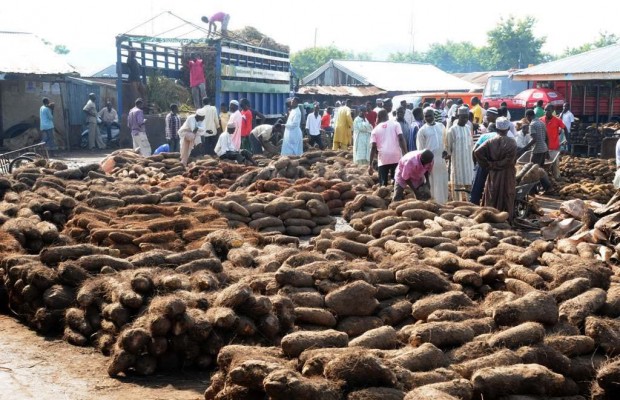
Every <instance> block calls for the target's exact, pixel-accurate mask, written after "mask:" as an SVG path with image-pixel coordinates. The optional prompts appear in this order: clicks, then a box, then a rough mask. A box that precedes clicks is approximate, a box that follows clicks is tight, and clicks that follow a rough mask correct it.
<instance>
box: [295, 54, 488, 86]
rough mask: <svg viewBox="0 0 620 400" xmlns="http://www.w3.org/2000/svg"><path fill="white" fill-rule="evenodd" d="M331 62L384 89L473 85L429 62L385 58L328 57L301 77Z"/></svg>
mask: <svg viewBox="0 0 620 400" xmlns="http://www.w3.org/2000/svg"><path fill="white" fill-rule="evenodd" d="M332 65H333V66H334V67H335V68H338V69H339V70H341V71H343V72H344V73H346V74H348V75H350V76H351V77H353V78H354V79H356V80H358V81H360V82H362V83H364V84H366V85H373V86H376V87H378V88H380V89H383V90H386V91H407V92H430V91H444V90H448V91H468V90H472V89H475V88H476V87H475V85H473V84H471V83H469V82H467V81H465V80H463V79H460V78H457V77H455V76H453V75H450V74H448V73H446V72H444V71H442V70H440V69H439V68H437V67H435V66H434V65H431V64H419V63H396V62H388V61H345V60H330V61H329V62H327V63H326V64H324V65H323V66H321V67H320V68H319V69H317V70H316V71H314V72H313V73H312V74H310V75H308V76H307V77H305V78H304V79H303V82H309V81H311V80H313V79H315V78H316V77H318V76H319V75H321V74H322V73H323V72H324V71H325V70H326V69H328V68H329V67H330V66H332Z"/></svg>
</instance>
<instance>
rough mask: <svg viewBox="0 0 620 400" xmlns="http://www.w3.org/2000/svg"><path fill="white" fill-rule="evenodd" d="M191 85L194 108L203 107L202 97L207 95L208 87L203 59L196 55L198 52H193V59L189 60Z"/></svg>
mask: <svg viewBox="0 0 620 400" xmlns="http://www.w3.org/2000/svg"><path fill="white" fill-rule="evenodd" d="M189 87H190V89H191V92H192V100H193V101H194V108H196V109H199V108H201V107H202V103H201V102H202V98H203V97H205V96H206V95H207V90H206V89H207V88H206V84H205V71H204V68H203V62H202V59H200V58H198V57H197V56H196V53H192V55H191V59H190V60H189Z"/></svg>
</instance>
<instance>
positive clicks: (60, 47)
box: [54, 44, 71, 55]
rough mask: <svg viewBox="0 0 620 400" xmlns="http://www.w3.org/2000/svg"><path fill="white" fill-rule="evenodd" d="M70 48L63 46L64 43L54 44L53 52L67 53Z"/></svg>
mask: <svg viewBox="0 0 620 400" xmlns="http://www.w3.org/2000/svg"><path fill="white" fill-rule="evenodd" d="M70 51H71V50H69V49H68V48H67V46H65V45H64V44H57V45H56V46H54V52H56V53H58V54H62V55H65V54H69V52H70Z"/></svg>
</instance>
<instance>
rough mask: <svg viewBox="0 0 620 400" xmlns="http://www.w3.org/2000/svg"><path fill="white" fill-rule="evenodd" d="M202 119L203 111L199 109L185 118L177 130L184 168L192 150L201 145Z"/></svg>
mask: <svg viewBox="0 0 620 400" xmlns="http://www.w3.org/2000/svg"><path fill="white" fill-rule="evenodd" d="M204 119H205V112H204V109H202V108H199V109H198V110H196V114H193V115H190V116H189V117H187V119H186V120H185V122H184V123H183V125H181V127H180V128H179V131H178V135H179V140H180V142H181V163H182V164H183V165H184V166H186V167H187V163H188V161H189V154H190V153H191V152H192V149H193V148H194V147H196V146H199V145H200V143H201V136H203V132H204Z"/></svg>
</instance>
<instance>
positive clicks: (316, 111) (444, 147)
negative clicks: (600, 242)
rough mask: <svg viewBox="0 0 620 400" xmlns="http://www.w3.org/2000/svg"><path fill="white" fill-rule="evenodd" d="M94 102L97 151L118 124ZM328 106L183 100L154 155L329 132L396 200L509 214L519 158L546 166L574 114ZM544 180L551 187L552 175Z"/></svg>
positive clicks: (250, 151)
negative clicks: (267, 113)
mask: <svg viewBox="0 0 620 400" xmlns="http://www.w3.org/2000/svg"><path fill="white" fill-rule="evenodd" d="M199 93H200V92H199ZM95 100H96V97H95V95H94V94H92V93H91V94H90V96H89V100H88V102H87V103H86V105H85V106H84V113H85V116H86V121H87V124H88V127H89V135H88V146H89V148H90V149H94V148H96V147H98V148H105V143H104V142H103V140H102V138H101V135H100V132H99V128H98V123H103V126H104V127H105V128H106V131H107V133H108V142H109V141H110V130H111V127H112V126H113V124H116V125H118V114H117V112H116V110H114V109H113V108H112V107H111V104H109V102H108V103H107V104H106V107H104V108H103V109H102V110H101V111H97V107H96V104H95ZM323 106H324V107H323V110H322V111H321V105H320V104H319V103H312V104H301V102H300V100H299V99H298V98H297V97H292V98H290V99H289V100H288V101H287V107H288V113H287V116H286V118H285V122H282V120H278V121H277V122H276V123H275V124H274V125H271V124H257V123H256V122H257V119H261V118H264V117H263V115H262V114H261V113H260V112H257V111H255V110H253V109H252V107H251V104H250V102H249V101H248V100H247V99H240V100H239V101H237V100H232V101H230V103H228V104H226V103H224V104H221V105H220V111H219V113H218V111H217V109H216V107H215V106H213V105H212V104H211V100H210V99H209V97H207V96H203V97H202V99H201V107H200V108H198V109H196V111H195V112H194V113H193V114H191V115H189V116H188V117H187V118H186V119H185V121H184V122H183V123H181V118H180V116H179V108H178V105H176V104H171V105H170V111H169V113H168V114H167V115H166V117H165V137H166V141H167V143H166V144H165V145H163V146H160V148H158V149H156V150H155V153H158V152H161V151H170V152H179V153H180V155H181V162H182V163H183V165H185V166H187V164H188V162H189V157H190V155H191V154H192V153H193V154H194V155H195V156H203V155H210V156H213V157H218V158H219V159H222V160H232V161H236V162H239V163H246V164H254V160H253V155H255V154H260V153H262V152H263V151H264V148H265V146H267V143H272V138H275V139H276V140H273V143H276V142H278V140H279V138H280V137H281V139H282V141H281V150H280V154H281V155H285V156H286V155H290V156H300V155H302V154H303V152H304V136H306V137H307V146H309V147H311V148H319V149H321V150H323V149H325V148H326V146H327V145H328V144H329V143H325V142H324V138H327V139H329V140H330V141H331V146H332V149H333V150H346V151H348V150H349V149H350V150H351V151H352V153H353V154H352V155H353V161H354V163H356V164H358V165H365V166H367V167H368V173H369V174H371V175H372V174H374V172H375V168H376V170H377V173H378V177H379V183H380V184H381V185H383V186H387V185H389V184H392V183H393V185H394V195H393V196H394V199H395V200H398V199H402V198H403V197H404V196H405V193H406V191H407V190H408V189H410V190H411V191H413V193H414V195H415V196H416V198H421V199H433V200H435V201H436V202H438V203H440V204H443V203H445V202H447V201H449V200H450V199H452V200H461V201H470V202H472V203H474V204H481V205H485V206H491V207H495V208H497V209H499V210H503V211H507V212H508V213H509V215H510V216H511V217H512V214H513V207H514V200H515V192H516V190H515V187H516V180H515V176H516V161H517V158H518V157H519V156H520V155H521V154H523V153H525V152H526V151H531V158H530V161H531V162H532V163H535V164H537V165H539V166H540V167H543V166H544V165H545V163H546V162H547V160H549V159H550V152H554V151H555V152H558V151H560V149H561V147H562V146H563V145H564V143H565V142H566V138H567V137H568V135H570V127H571V124H572V122H573V121H574V120H575V118H574V116H573V114H572V113H571V112H570V107H569V104H564V106H563V109H562V112H561V113H560V114H559V116H557V115H556V112H555V108H554V106H553V105H551V104H547V105H546V106H545V105H544V104H542V102H539V104H538V105H537V107H536V108H535V109H530V110H527V111H526V112H525V117H524V118H523V119H522V120H519V121H515V122H513V121H511V118H510V113H509V112H508V109H507V108H506V107H505V105H502V107H500V108H499V109H498V108H495V107H489V106H488V104H483V105H481V104H480V100H479V99H478V98H477V97H474V98H472V100H471V105H469V104H463V101H462V100H457V101H452V100H449V99H444V100H438V101H436V102H434V103H433V104H426V103H425V104H418V105H414V104H410V103H407V102H406V101H403V102H401V103H400V104H399V105H398V107H397V108H396V109H395V110H394V109H393V108H394V107H393V104H392V101H391V99H378V100H377V101H376V103H375V107H374V108H373V107H372V106H373V104H372V103H371V102H367V103H365V104H363V105H359V106H357V107H353V105H352V101H351V100H345V101H343V102H340V101H337V102H336V103H335V106H334V107H332V106H329V105H325V104H324V105H323ZM143 107H144V101H143V100H142V99H141V98H138V99H136V101H135V104H134V107H133V108H132V109H131V110H130V111H129V113H128V116H127V126H128V128H129V130H130V132H131V137H132V139H133V148H134V149H136V150H137V151H139V152H140V153H141V154H142V155H144V156H149V155H151V151H152V150H151V145H150V143H149V139H148V136H147V134H146V129H145V127H146V119H145V118H144V111H143ZM52 111H53V103H51V104H50V101H49V100H48V99H43V106H42V107H41V110H40V117H41V131H42V133H43V136H44V141H47V143H48V147H49V149H50V150H51V149H53V148H55V144H54V141H53V129H54V126H53V116H52V114H51V112H52ZM271 148H272V149H273V148H275V147H273V146H272V147H271ZM553 173H555V174H557V170H554V171H553ZM543 186H544V190H546V191H549V190H552V188H551V187H550V184H549V181H548V180H544V181H543Z"/></svg>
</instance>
